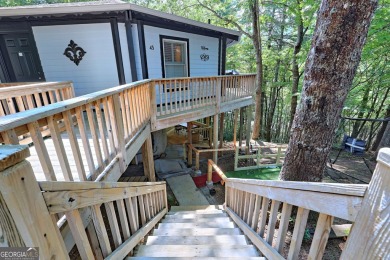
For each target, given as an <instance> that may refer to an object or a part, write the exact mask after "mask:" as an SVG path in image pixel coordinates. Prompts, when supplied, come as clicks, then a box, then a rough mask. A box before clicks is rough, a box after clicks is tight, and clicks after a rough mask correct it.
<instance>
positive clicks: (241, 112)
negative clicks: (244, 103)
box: [238, 107, 245, 149]
mask: <svg viewBox="0 0 390 260" xmlns="http://www.w3.org/2000/svg"><path fill="white" fill-rule="evenodd" d="M244 109H245V108H243V107H241V108H240V128H239V129H238V146H239V147H240V149H241V146H242V136H243V131H242V130H243V129H242V128H243V126H244Z"/></svg>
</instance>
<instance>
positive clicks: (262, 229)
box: [258, 197, 269, 237]
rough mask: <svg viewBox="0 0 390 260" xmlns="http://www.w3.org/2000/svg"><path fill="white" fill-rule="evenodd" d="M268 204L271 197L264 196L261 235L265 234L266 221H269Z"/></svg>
mask: <svg viewBox="0 0 390 260" xmlns="http://www.w3.org/2000/svg"><path fill="white" fill-rule="evenodd" d="M268 204H269V198H266V197H263V199H262V203H261V212H260V219H259V225H258V228H259V231H258V233H259V235H260V237H263V236H264V231H265V223H266V221H267V215H268Z"/></svg>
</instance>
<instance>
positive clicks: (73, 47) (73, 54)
mask: <svg viewBox="0 0 390 260" xmlns="http://www.w3.org/2000/svg"><path fill="white" fill-rule="evenodd" d="M86 53H87V52H86V51H84V50H83V48H81V47H80V46H78V45H77V43H75V42H74V41H73V40H70V43H69V44H68V47H66V49H65V51H64V55H65V56H66V57H68V58H69V59H70V60H71V61H73V62H74V63H75V64H76V65H77V66H78V65H79V63H80V61H81V60H82V59H83V57H84V55H85V54H86Z"/></svg>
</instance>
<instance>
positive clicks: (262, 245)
mask: <svg viewBox="0 0 390 260" xmlns="http://www.w3.org/2000/svg"><path fill="white" fill-rule="evenodd" d="M210 161H211V160H210ZM210 161H209V172H211V169H210V168H214V169H215V170H216V172H217V173H219V174H220V175H221V177H222V178H223V180H224V182H225V185H226V190H225V208H226V212H227V213H228V214H229V216H230V217H231V218H232V219H233V221H234V222H235V223H236V224H237V225H238V227H239V228H240V229H241V230H242V231H243V232H244V234H245V235H247V236H248V238H249V239H250V240H251V241H252V243H253V244H254V245H255V246H256V247H257V248H258V249H259V250H260V251H261V252H262V254H263V255H264V256H265V257H266V258H267V259H284V257H283V256H282V250H283V248H284V247H285V245H286V244H285V241H286V234H287V231H288V226H289V223H290V222H291V219H295V221H294V222H295V223H294V229H293V232H292V236H291V242H290V245H289V246H288V253H287V259H298V254H299V252H300V249H301V245H302V240H303V237H304V234H305V231H306V226H307V221H308V216H309V212H310V211H315V212H317V213H319V215H318V220H317V224H316V228H315V232H314V235H313V238H312V243H311V246H310V250H309V252H308V259H322V256H323V253H324V251H325V247H326V244H327V242H328V237H329V232H330V229H331V225H332V223H333V219H334V218H335V217H337V218H341V219H344V220H347V221H350V222H352V223H353V225H352V229H351V232H350V235H349V237H348V239H347V242H346V246H345V249H344V250H343V252H342V255H341V259H385V258H386V257H387V256H388V253H389V248H388V242H389V236H390V226H389V225H388V223H389V216H390V208H389V205H388V204H389V201H390V195H389V185H390V148H384V149H382V150H381V151H380V152H379V156H378V163H377V167H376V169H375V172H374V175H373V177H372V180H371V182H370V185H369V186H367V185H357V184H335V183H307V182H284V181H261V180H248V179H232V178H226V176H224V174H223V172H222V171H221V170H220V169H219V168H218V167H217V166H216V165H215V164H214V163H213V162H212V161H211V162H210ZM293 207H297V211H293ZM292 212H294V213H292ZM279 215H280V216H281V219H280V221H279V225H278V229H276V222H277V218H278V216H279Z"/></svg>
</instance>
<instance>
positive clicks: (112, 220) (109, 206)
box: [104, 202, 122, 248]
mask: <svg viewBox="0 0 390 260" xmlns="http://www.w3.org/2000/svg"><path fill="white" fill-rule="evenodd" d="M104 207H105V209H106V213H107V219H108V223H109V225H110V229H111V234H112V239H113V241H114V245H115V248H117V247H118V246H120V244H122V238H121V233H120V229H119V225H118V219H117V217H116V214H115V209H114V203H113V202H107V203H104Z"/></svg>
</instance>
